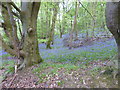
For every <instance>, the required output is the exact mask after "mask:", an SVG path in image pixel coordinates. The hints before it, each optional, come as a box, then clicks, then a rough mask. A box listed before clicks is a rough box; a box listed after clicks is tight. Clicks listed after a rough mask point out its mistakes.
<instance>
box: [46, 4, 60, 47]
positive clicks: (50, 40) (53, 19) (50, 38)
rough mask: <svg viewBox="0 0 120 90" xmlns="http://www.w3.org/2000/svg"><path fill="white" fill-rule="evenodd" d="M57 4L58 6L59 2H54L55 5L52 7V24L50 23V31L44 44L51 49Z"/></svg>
mask: <svg viewBox="0 0 120 90" xmlns="http://www.w3.org/2000/svg"><path fill="white" fill-rule="evenodd" d="M58 6H59V3H58V2H56V3H55V7H54V12H53V18H52V25H51V28H50V33H49V39H48V41H47V45H46V48H47V49H51V42H52V43H53V40H54V29H55V23H56V19H57V13H58Z"/></svg>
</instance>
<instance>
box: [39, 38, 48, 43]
mask: <svg viewBox="0 0 120 90" xmlns="http://www.w3.org/2000/svg"><path fill="white" fill-rule="evenodd" d="M47 41H48V39H38V43H43V42H44V43H46V42H47Z"/></svg>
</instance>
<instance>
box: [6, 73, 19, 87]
mask: <svg viewBox="0 0 120 90" xmlns="http://www.w3.org/2000/svg"><path fill="white" fill-rule="evenodd" d="M17 75H18V74H14V77H13V78H12V80H11V82H10V84H9V85H8V87H9V88H10V87H11V85H12V82H13V81H14V80H15V78H16V76H17Z"/></svg>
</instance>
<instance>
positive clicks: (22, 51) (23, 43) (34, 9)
mask: <svg viewBox="0 0 120 90" xmlns="http://www.w3.org/2000/svg"><path fill="white" fill-rule="evenodd" d="M12 6H13V7H12ZM2 7H3V9H2V16H3V20H4V26H3V28H4V31H5V30H6V34H8V38H10V39H9V42H11V43H13V44H12V47H13V48H11V47H10V46H9V45H8V44H7V43H6V42H5V41H4V40H3V38H2V35H0V40H1V41H2V46H3V48H4V49H5V50H6V52H8V53H10V54H11V55H14V56H16V57H17V58H18V59H19V60H20V63H18V64H19V67H18V68H19V69H22V68H23V67H29V66H32V65H33V64H37V63H40V62H42V58H41V56H40V53H39V48H38V40H37V17H38V12H39V8H40V2H21V9H19V8H18V7H17V6H16V5H15V3H13V2H10V3H9V2H6V3H2ZM12 9H16V10H17V11H18V13H19V14H17V13H16V14H15V13H14V12H13V11H12ZM14 16H16V17H17V18H18V19H20V20H21V22H22V36H21V38H20V39H18V36H17V25H16V21H15V18H14Z"/></svg>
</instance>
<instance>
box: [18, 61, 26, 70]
mask: <svg viewBox="0 0 120 90" xmlns="http://www.w3.org/2000/svg"><path fill="white" fill-rule="evenodd" d="M23 68H25V62H23V63H22V64H21V65H20V66H19V67H18V70H22V69H23Z"/></svg>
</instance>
